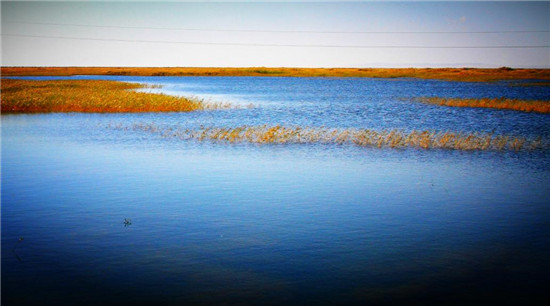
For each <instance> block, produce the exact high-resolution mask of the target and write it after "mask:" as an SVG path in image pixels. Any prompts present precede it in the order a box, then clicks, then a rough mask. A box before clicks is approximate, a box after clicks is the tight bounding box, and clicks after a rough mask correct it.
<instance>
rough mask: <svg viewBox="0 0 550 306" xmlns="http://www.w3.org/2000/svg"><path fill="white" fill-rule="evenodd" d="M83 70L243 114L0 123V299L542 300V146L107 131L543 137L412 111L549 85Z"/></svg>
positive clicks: (545, 234) (498, 118)
mask: <svg viewBox="0 0 550 306" xmlns="http://www.w3.org/2000/svg"><path fill="white" fill-rule="evenodd" d="M78 78H104V79H114V80H124V81H135V82H142V83H148V84H162V85H163V86H164V87H162V88H161V89H148V90H149V91H162V92H166V93H170V94H179V95H195V96H197V97H200V98H205V99H211V100H212V101H222V102H230V103H233V104H237V105H248V104H253V105H254V107H253V108H244V109H232V110H217V111H204V112H194V113H170V114H36V115H2V302H3V304H5V305H39V304H52V305H75V304H78V305H104V304H121V303H128V304H138V305H140V304H143V305H149V304H156V305H181V304H279V305H280V304H308V305H318V304H357V305H364V304H374V305H376V304H391V303H405V304H415V303H418V304H442V303H450V304H472V303H475V302H478V303H481V304H490V303H499V302H510V301H516V302H522V303H531V304H533V303H535V298H536V297H540V296H543V297H544V296H546V297H547V292H548V289H550V288H549V285H548V284H550V276H549V275H550V234H549V233H550V207H549V205H550V203H549V198H550V187H549V186H550V167H549V165H550V155H549V154H548V152H547V151H536V152H453V151H445V150H427V151H426V150H416V149H406V150H393V149H382V150H380V149H374V148H359V147H354V146H331V145H320V144H317V145H266V146H256V145H247V144H237V145H229V144H221V143H208V142H205V143H196V142H193V141H181V140H178V139H174V138H162V137H160V136H158V135H155V134H148V133H145V132H143V131H134V130H131V129H130V130H121V129H113V128H110V127H111V126H113V125H122V126H132V125H133V124H155V125H157V126H165V127H182V128H198V127H200V126H217V127H226V126H229V127H230V126H241V125H244V124H248V125H259V124H270V125H271V124H283V125H291V126H314V127H321V126H325V127H355V128H371V129H376V130H388V129H400V130H413V129H422V130H423V129H433V130H439V131H464V132H472V131H477V132H494V133H496V134H507V135H527V136H533V137H534V136H542V137H544V138H548V137H550V128H549V127H550V125H549V124H550V117H549V116H548V115H541V114H528V113H519V112H514V111H505V110H488V109H458V108H445V107H435V106H430V105H424V104H420V103H416V102H411V101H410V99H411V98H414V97H419V96H445V97H454V96H456V97H501V96H505V97H513V98H516V97H517V98H528V99H546V100H548V99H549V90H548V87H543V86H540V87H539V86H534V87H532V86H530V87H521V86H510V84H507V83H491V84H487V83H459V82H444V81H433V80H412V79H353V78H352V79H332V78H319V79H315V78H254V77H235V78H232V77H225V78H224V77H196V78H192V77H186V78H171V77H98V76H94V77H87V76H82V77H78ZM125 218H127V219H131V224H126V225H125V224H124V220H125ZM20 238H23V239H22V240H20Z"/></svg>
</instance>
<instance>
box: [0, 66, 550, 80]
mask: <svg viewBox="0 0 550 306" xmlns="http://www.w3.org/2000/svg"><path fill="white" fill-rule="evenodd" d="M1 69H2V75H3V76H24V75H27V76H29V75H32V76H46V75H52V76H53V75H58V76H61V75H67V76H68V75H137V76H290V77H370V78H404V77H410V78H422V79H443V80H453V81H498V80H523V79H539V80H550V69H512V68H508V67H502V68H497V69H478V68H286V67H285V68H266V67H252V68H223V67H204V68H202V67H2V68H1Z"/></svg>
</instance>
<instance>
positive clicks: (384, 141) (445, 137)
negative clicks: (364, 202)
mask: <svg viewBox="0 0 550 306" xmlns="http://www.w3.org/2000/svg"><path fill="white" fill-rule="evenodd" d="M110 128H114V129H120V130H133V131H145V132H150V133H155V134H159V135H161V136H163V137H171V138H179V139H182V140H198V141H216V142H225V143H254V144H287V143H289V144H315V143H318V144H334V145H344V144H348V145H349V144H354V145H357V146H361V147H375V148H407V147H409V148H421V149H449V150H515V151H519V150H535V149H545V148H547V146H548V144H547V143H546V142H545V141H543V140H542V138H538V139H527V138H524V137H512V136H503V135H496V136H495V135H493V134H479V133H472V134H464V133H453V132H435V131H412V132H403V131H398V130H392V131H374V130H369V129H352V128H343V129H331V128H316V127H284V126H280V125H275V126H269V125H262V126H240V127H234V128H220V127H203V128H200V129H194V130H192V129H185V130H182V129H173V128H160V127H157V126H156V125H154V124H134V125H132V126H130V127H123V126H120V125H119V126H110Z"/></svg>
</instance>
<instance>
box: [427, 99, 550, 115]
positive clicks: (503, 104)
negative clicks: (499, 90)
mask: <svg viewBox="0 0 550 306" xmlns="http://www.w3.org/2000/svg"><path fill="white" fill-rule="evenodd" d="M418 100H419V101H421V102H424V103H429V104H435V105H443V106H453V107H483V108H497V109H511V110H516V111H522V112H537V113H545V114H548V113H550V101H542V100H519V99H509V98H495V99H489V98H483V99H464V98H437V97H433V98H419V99H418Z"/></svg>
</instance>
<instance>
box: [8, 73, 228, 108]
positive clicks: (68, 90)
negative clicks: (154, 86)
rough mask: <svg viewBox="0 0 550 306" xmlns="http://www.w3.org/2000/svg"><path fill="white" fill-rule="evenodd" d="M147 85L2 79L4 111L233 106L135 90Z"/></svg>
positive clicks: (97, 81) (91, 81)
mask: <svg viewBox="0 0 550 306" xmlns="http://www.w3.org/2000/svg"><path fill="white" fill-rule="evenodd" d="M144 87H145V85H140V84H137V83H125V82H112V81H101V80H55V81H52V80H44V81H28V80H15V79H2V112H3V113H52V112H82V113H137V112H189V111H195V110H204V109H214V108H216V109H217V108H229V107H230V105H228V104H224V103H217V104H216V103H206V102H205V101H203V100H200V99H190V98H183V97H176V96H170V95H166V94H154V93H147V92H137V91H135V90H136V89H140V88H144Z"/></svg>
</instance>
